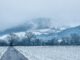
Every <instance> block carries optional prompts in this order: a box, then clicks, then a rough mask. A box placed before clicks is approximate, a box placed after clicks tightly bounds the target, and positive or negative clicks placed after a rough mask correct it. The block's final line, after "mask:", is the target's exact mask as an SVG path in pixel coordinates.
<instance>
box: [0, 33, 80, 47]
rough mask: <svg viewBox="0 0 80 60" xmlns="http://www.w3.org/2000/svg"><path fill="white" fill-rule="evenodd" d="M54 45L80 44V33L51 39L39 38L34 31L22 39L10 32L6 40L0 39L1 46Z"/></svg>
mask: <svg viewBox="0 0 80 60" xmlns="http://www.w3.org/2000/svg"><path fill="white" fill-rule="evenodd" d="M54 45H80V35H79V34H76V33H72V34H70V35H69V36H67V37H61V38H57V37H54V38H53V39H51V40H47V41H46V40H41V39H38V38H37V37H36V36H35V35H34V34H32V33H30V32H29V33H26V34H25V37H24V38H22V39H20V37H18V36H17V35H16V34H13V33H10V34H9V36H7V39H6V41H5V40H0V46H54Z"/></svg>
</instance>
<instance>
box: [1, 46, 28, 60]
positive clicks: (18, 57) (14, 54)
mask: <svg viewBox="0 0 80 60" xmlns="http://www.w3.org/2000/svg"><path fill="white" fill-rule="evenodd" d="M0 60H28V58H26V57H25V56H24V55H23V54H21V53H20V52H19V51H17V50H16V49H15V48H14V47H9V48H8V49H7V51H6V52H5V53H4V54H3V56H2V57H1V59H0Z"/></svg>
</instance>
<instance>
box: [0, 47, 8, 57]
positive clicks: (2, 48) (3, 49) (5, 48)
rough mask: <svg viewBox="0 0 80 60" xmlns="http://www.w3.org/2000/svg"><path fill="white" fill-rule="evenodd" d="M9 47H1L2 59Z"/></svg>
mask: <svg viewBox="0 0 80 60" xmlns="http://www.w3.org/2000/svg"><path fill="white" fill-rule="evenodd" d="M7 48H8V47H0V58H1V57H2V55H3V54H4V53H5V52H6V50H7Z"/></svg>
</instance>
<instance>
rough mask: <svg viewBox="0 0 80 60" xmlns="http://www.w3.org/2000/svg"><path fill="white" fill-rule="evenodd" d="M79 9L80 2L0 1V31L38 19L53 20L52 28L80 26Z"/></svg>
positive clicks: (70, 0)
mask: <svg viewBox="0 0 80 60" xmlns="http://www.w3.org/2000/svg"><path fill="white" fill-rule="evenodd" d="M79 7H80V0H0V28H1V29H0V30H4V29H6V28H10V27H13V26H16V25H19V24H22V23H24V22H25V21H27V20H28V21H29V20H32V19H34V18H38V17H44V18H49V19H51V20H52V22H51V25H52V26H62V25H68V26H76V25H80V8H79ZM35 26H36V25H35Z"/></svg>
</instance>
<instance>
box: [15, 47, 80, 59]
mask: <svg viewBox="0 0 80 60" xmlns="http://www.w3.org/2000/svg"><path fill="white" fill-rule="evenodd" d="M15 48H16V49H17V50H18V51H20V52H21V53H22V54H23V55H24V56H25V57H27V58H28V59H29V60H80V46H49V47H48V46H46V47H44V46H43V47H39V46H37V47H21V46H20V47H15Z"/></svg>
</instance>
